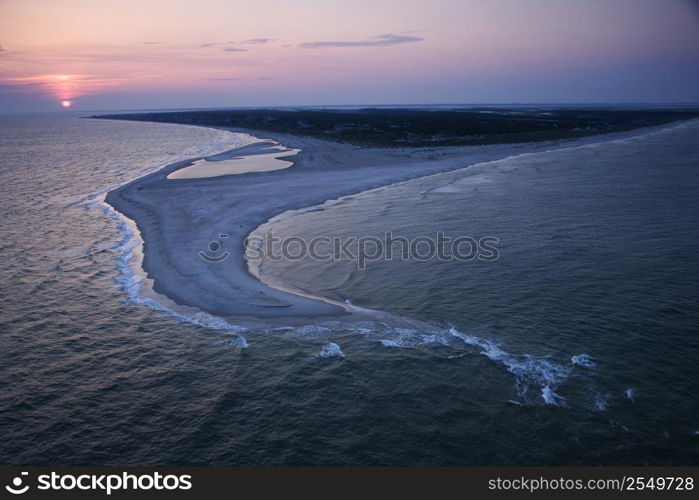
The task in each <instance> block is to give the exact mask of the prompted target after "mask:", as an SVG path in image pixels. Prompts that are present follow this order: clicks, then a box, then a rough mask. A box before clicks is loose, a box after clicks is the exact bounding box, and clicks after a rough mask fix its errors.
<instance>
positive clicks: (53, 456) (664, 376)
mask: <svg viewBox="0 0 699 500" xmlns="http://www.w3.org/2000/svg"><path fill="white" fill-rule="evenodd" d="M698 137H699V124H697V123H696V122H693V123H689V124H684V125H670V126H668V127H666V128H665V129H663V130H660V131H657V132H653V133H648V134H642V135H638V136H635V137H629V138H626V139H617V140H613V141H609V140H605V139H604V138H600V142H599V143H595V144H590V145H586V146H581V147H571V148H567V149H561V150H556V151H548V152H541V153H534V154H530V155H521V156H515V157H511V158H508V159H505V160H500V161H495V162H487V163H482V164H478V165H474V166H471V167H469V168H466V169H462V170H459V171H455V172H450V173H445V174H438V175H433V176H429V177H424V178H421V179H416V180H413V181H409V182H404V183H400V184H396V185H393V186H388V187H385V188H380V189H377V190H373V191H370V192H367V193H363V194H358V195H356V196H351V197H347V198H344V199H341V200H337V201H335V202H331V203H327V204H325V205H323V206H321V207H316V209H313V210H305V211H299V212H291V213H287V214H284V215H282V216H280V217H277V218H275V219H274V220H272V221H270V222H269V223H267V224H265V225H264V226H263V227H262V228H260V231H274V233H275V235H277V236H281V237H284V236H287V237H291V236H298V237H303V238H306V239H310V238H313V237H314V236H338V237H342V238H349V237H361V236H376V237H381V236H382V235H383V234H384V233H385V232H386V231H391V232H392V233H394V234H395V235H401V236H405V237H406V238H417V237H424V236H428V237H432V236H434V235H435V233H436V232H438V231H441V232H444V233H445V234H447V235H450V236H452V237H457V236H468V237H472V238H475V239H478V238H482V237H492V238H496V239H497V243H496V244H495V246H496V247H497V253H498V256H497V259H494V260H479V259H473V260H470V261H467V262H466V261H458V260H449V261H445V260H436V259H431V260H425V261H420V262H418V261H415V260H408V261H405V260H401V259H393V260H386V259H377V260H373V261H370V262H367V263H366V267H365V268H364V269H360V268H359V267H358V266H357V263H356V262H355V261H352V260H339V261H338V260H333V261H322V262H321V261H318V260H312V259H309V258H305V259H302V260H297V261H293V262H290V261H283V260H282V261H273V260H265V261H263V262H261V263H260V265H259V269H258V272H259V276H260V278H261V279H262V280H263V281H265V282H267V283H270V284H273V285H274V286H278V287H281V288H286V289H295V290H298V291H300V292H303V293H305V294H308V295H312V296H318V297H325V298H328V299H332V300H336V301H342V302H344V301H349V302H350V303H351V304H352V305H353V306H354V307H358V308H366V309H371V310H373V311H377V314H378V315H379V316H380V317H381V318H383V319H382V320H377V321H375V322H367V324H365V325H358V324H343V323H335V324H330V323H327V322H326V323H318V324H309V325H307V326H304V327H295V328H291V327H289V328H269V329H259V330H247V331H241V330H238V329H235V328H230V327H229V326H230V325H226V324H223V323H222V324H218V323H216V322H215V321H201V318H191V317H183V316H181V315H177V314H174V313H173V312H172V311H169V310H167V308H166V307H162V306H161V305H159V304H157V303H153V301H152V300H150V299H146V298H144V297H143V296H141V295H139V293H138V286H139V278H138V276H137V275H134V274H133V273H132V272H131V271H130V270H129V263H130V262H131V261H132V256H131V255H132V252H133V251H134V249H135V248H137V246H138V241H137V238H136V237H135V236H134V235H133V234H132V232H131V230H130V229H129V226H128V225H127V224H125V222H124V221H123V220H122V219H121V218H120V217H119V216H117V215H116V214H115V213H114V212H113V211H111V210H110V209H109V208H108V207H107V206H106V205H105V204H103V203H101V199H102V197H103V195H104V193H106V192H107V191H109V190H110V189H112V188H113V187H115V186H118V185H120V184H123V183H125V182H128V181H130V180H132V179H134V178H137V177H139V176H141V175H144V174H145V173H148V172H152V171H153V170H154V169H157V168H160V167H161V166H164V165H165V164H168V163H171V162H173V161H175V160H177V159H182V158H189V157H194V156H203V155H208V154H214V153H216V152H220V151H224V150H227V149H231V148H233V147H236V146H240V145H244V144H247V143H249V142H251V141H252V140H253V139H252V138H251V137H250V136H246V135H244V134H232V133H228V132H223V131H219V130H212V129H206V128H200V127H189V126H181V125H167V124H150V123H139V122H116V121H106V120H86V119H81V118H78V117H76V116H61V115H46V116H41V115H34V116H32V115H24V116H9V115H6V116H3V117H0V176H1V182H0V189H1V190H2V196H1V197H0V210H1V212H2V217H1V219H2V225H3V229H2V234H3V240H2V243H1V246H0V248H1V252H2V253H1V256H2V259H1V261H0V275H1V276H2V280H1V283H2V284H1V285H0V294H2V303H3V312H2V315H0V384H2V391H0V432H2V435H3V436H4V438H5V439H4V442H3V445H2V446H0V463H1V464H3V465H620V464H623V465H643V464H649V465H678V464H684V465H696V464H697V463H699V418H698V417H697V415H699V398H697V394H698V393H699V377H698V375H699V373H698V369H697V366H699V335H698V333H699V332H698V330H697V327H698V326H699V304H698V303H697V300H696V294H697V290H698V289H699V257H698V255H699V253H698V252H699V234H698V233H697V227H699V169H698V168H697V167H698V166H699V140H697V138H698Z"/></svg>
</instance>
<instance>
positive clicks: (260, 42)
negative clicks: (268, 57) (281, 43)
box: [240, 38, 275, 44]
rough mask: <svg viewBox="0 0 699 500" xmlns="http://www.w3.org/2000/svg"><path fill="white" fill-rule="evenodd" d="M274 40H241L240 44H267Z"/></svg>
mask: <svg viewBox="0 0 699 500" xmlns="http://www.w3.org/2000/svg"><path fill="white" fill-rule="evenodd" d="M274 40H275V39H274V38H250V39H249V40H243V41H242V42H240V43H249V44H262V43H269V42H274Z"/></svg>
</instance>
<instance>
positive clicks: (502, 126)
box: [92, 107, 699, 147]
mask: <svg viewBox="0 0 699 500" xmlns="http://www.w3.org/2000/svg"><path fill="white" fill-rule="evenodd" d="M696 117H699V110H696V109H695V110H690V109H662V110H661V109H649V110H643V109H633V110H631V109H600V108H566V109H564V108H560V109H559V108H541V107H539V108H534V107H532V108H510V109H504V108H469V109H454V110H433V109H402V108H391V109H387V108H366V109H353V110H308V109H295V110H274V109H249V110H215V111H175V112H157V113H137V114H113V115H99V116H94V117H92V118H109V119H117V120H136V121H150V122H166V123H182V124H190V125H207V126H214V127H231V128H246V129H256V130H264V131H269V132H282V133H287V134H294V135H301V136H309V137H317V138H320V139H328V140H333V141H339V142H348V143H352V144H359V145H364V146H384V147H387V146H391V147H395V146H411V147H420V146H456V145H475V144H493V143H505V142H530V141H542V140H551V139H567V138H573V137H580V136H584V135H591V134H600V133H607V132H618V131H624V130H630V129H634V128H638V127H645V126H653V125H661V124H664V123H668V122H671V121H675V120H682V119H688V118H696Z"/></svg>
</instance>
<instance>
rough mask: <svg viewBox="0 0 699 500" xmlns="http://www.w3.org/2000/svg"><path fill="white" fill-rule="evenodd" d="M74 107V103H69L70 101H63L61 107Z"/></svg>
mask: <svg viewBox="0 0 699 500" xmlns="http://www.w3.org/2000/svg"><path fill="white" fill-rule="evenodd" d="M72 105H73V102H72V101H69V100H68V99H66V100H64V101H61V106H63V107H64V108H70V107H71V106H72Z"/></svg>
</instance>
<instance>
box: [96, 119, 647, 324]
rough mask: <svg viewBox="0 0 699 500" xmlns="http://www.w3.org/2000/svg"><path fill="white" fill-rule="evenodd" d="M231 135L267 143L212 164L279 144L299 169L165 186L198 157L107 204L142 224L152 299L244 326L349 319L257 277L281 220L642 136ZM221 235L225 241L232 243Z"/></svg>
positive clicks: (112, 196)
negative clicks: (211, 249)
mask: <svg viewBox="0 0 699 500" xmlns="http://www.w3.org/2000/svg"><path fill="white" fill-rule="evenodd" d="M645 130H646V131H647V130H648V129H645ZM233 131H235V132H245V133H249V134H251V135H254V136H255V137H258V138H259V139H260V140H259V142H257V143H254V144H252V145H248V146H245V147H243V148H239V149H237V150H232V151H228V152H225V153H221V154H219V155H215V156H213V157H208V160H209V161H212V160H213V161H216V160H223V161H225V160H226V159H230V158H237V157H242V156H245V157H251V156H252V157H254V156H255V155H257V154H259V155H263V154H265V153H269V148H270V147H271V146H273V145H274V144H277V145H282V146H284V147H285V148H288V149H294V150H299V153H298V154H296V155H294V156H287V157H285V158H284V160H285V161H291V162H293V166H291V167H289V168H283V169H280V170H273V171H265V172H250V173H245V174H238V175H223V176H215V177H207V178H180V179H178V178H169V179H168V176H171V174H172V173H173V172H175V171H177V170H180V169H183V168H186V167H188V166H191V165H192V164H193V163H195V162H197V161H201V160H202V159H203V158H192V159H190V160H187V161H181V162H177V163H174V164H171V165H168V166H166V167H165V168H163V169H161V170H159V171H157V172H155V173H153V174H150V175H147V176H145V177H142V178H139V179H137V180H135V181H133V182H131V183H129V184H126V185H124V186H121V187H119V188H117V189H115V190H113V191H111V192H110V193H108V195H107V197H106V201H107V202H108V203H109V204H110V205H112V206H113V207H114V208H115V209H116V210H117V211H118V212H120V213H122V214H123V215H125V216H126V217H128V218H129V219H131V220H133V221H134V222H135V223H136V225H137V227H138V229H139V231H140V234H141V237H142V239H143V242H144V256H143V262H142V266H143V270H144V271H145V273H146V274H147V275H148V277H149V278H151V279H152V280H153V290H154V291H155V292H157V293H159V294H162V295H165V296H167V297H168V298H169V299H171V300H172V301H174V302H175V303H177V304H179V305H181V306H185V307H194V308H197V309H199V310H201V311H205V312H206V313H209V314H212V315H215V316H218V317H222V318H225V319H226V320H227V321H236V322H237V323H236V324H244V322H245V320H246V319H247V320H249V321H250V320H252V321H258V322H259V320H260V319H261V320H262V321H264V322H265V323H268V324H299V323H303V322H304V321H306V320H308V319H309V318H314V319H318V318H330V317H334V318H337V317H338V316H342V315H348V314H351V312H349V311H348V310H347V309H346V308H344V307H342V305H340V304H333V303H330V302H328V301H323V300H316V299H314V298H310V297H303V296H299V295H297V294H294V293H289V292H287V291H285V290H280V289H275V288H272V287H270V286H268V285H266V284H264V283H262V282H260V281H259V280H258V279H257V278H256V277H254V276H253V275H252V274H250V272H249V270H248V265H247V262H246V260H245V258H244V253H245V248H244V241H245V238H246V237H247V236H248V235H249V234H250V233H251V232H252V231H253V230H254V229H255V228H257V227H258V226H259V225H261V224H263V223H264V222H266V221H267V220H269V219H270V218H272V217H274V216H276V215H278V214H280V213H283V212H285V211H287V210H296V209H302V208H306V207H311V206H314V205H318V204H321V203H323V202H325V201H327V200H331V199H336V198H340V197H343V196H348V195H353V194H357V193H360V192H363V191H366V190H369V189H374V188H378V187H381V186H386V185H390V184H394V183H398V182H402V181H407V180H410V179H414V178H418V177H422V176H426V175H431V174H435V173H440V172H446V171H451V170H455V169H461V168H465V167H468V166H469V165H473V164H476V163H480V162H483V161H491V160H497V159H501V158H506V157H509V156H512V155H518V154H523V153H528V152H536V151H545V150H550V149H555V148H561V147H570V146H576V145H581V144H585V143H590V142H597V141H601V140H610V139H612V138H614V137H623V136H629V135H634V134H638V133H641V132H639V131H638V130H637V131H634V132H627V133H623V134H610V135H605V136H597V137H587V138H584V139H578V140H574V141H562V142H557V143H551V142H544V143H526V144H502V145H501V144H498V145H487V146H463V147H449V148H404V149H400V148H398V149H378V148H362V147H358V146H353V145H348V144H340V143H334V142H329V141H324V140H319V139H314V138H303V137H297V136H290V135H283V134H270V133H266V132H257V131H248V130H238V129H236V130H233ZM171 177H173V176H171ZM175 177H176V176H175ZM220 235H226V237H225V239H222V238H219V236H220ZM211 241H219V242H220V243H221V245H222V247H221V249H220V251H221V252H224V251H225V252H229V253H230V255H229V256H228V257H227V258H226V259H225V260H224V261H222V262H208V261H207V260H204V259H203V258H201V257H200V255H199V253H200V252H202V251H206V249H207V246H208V245H209V243H210V242H211Z"/></svg>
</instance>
